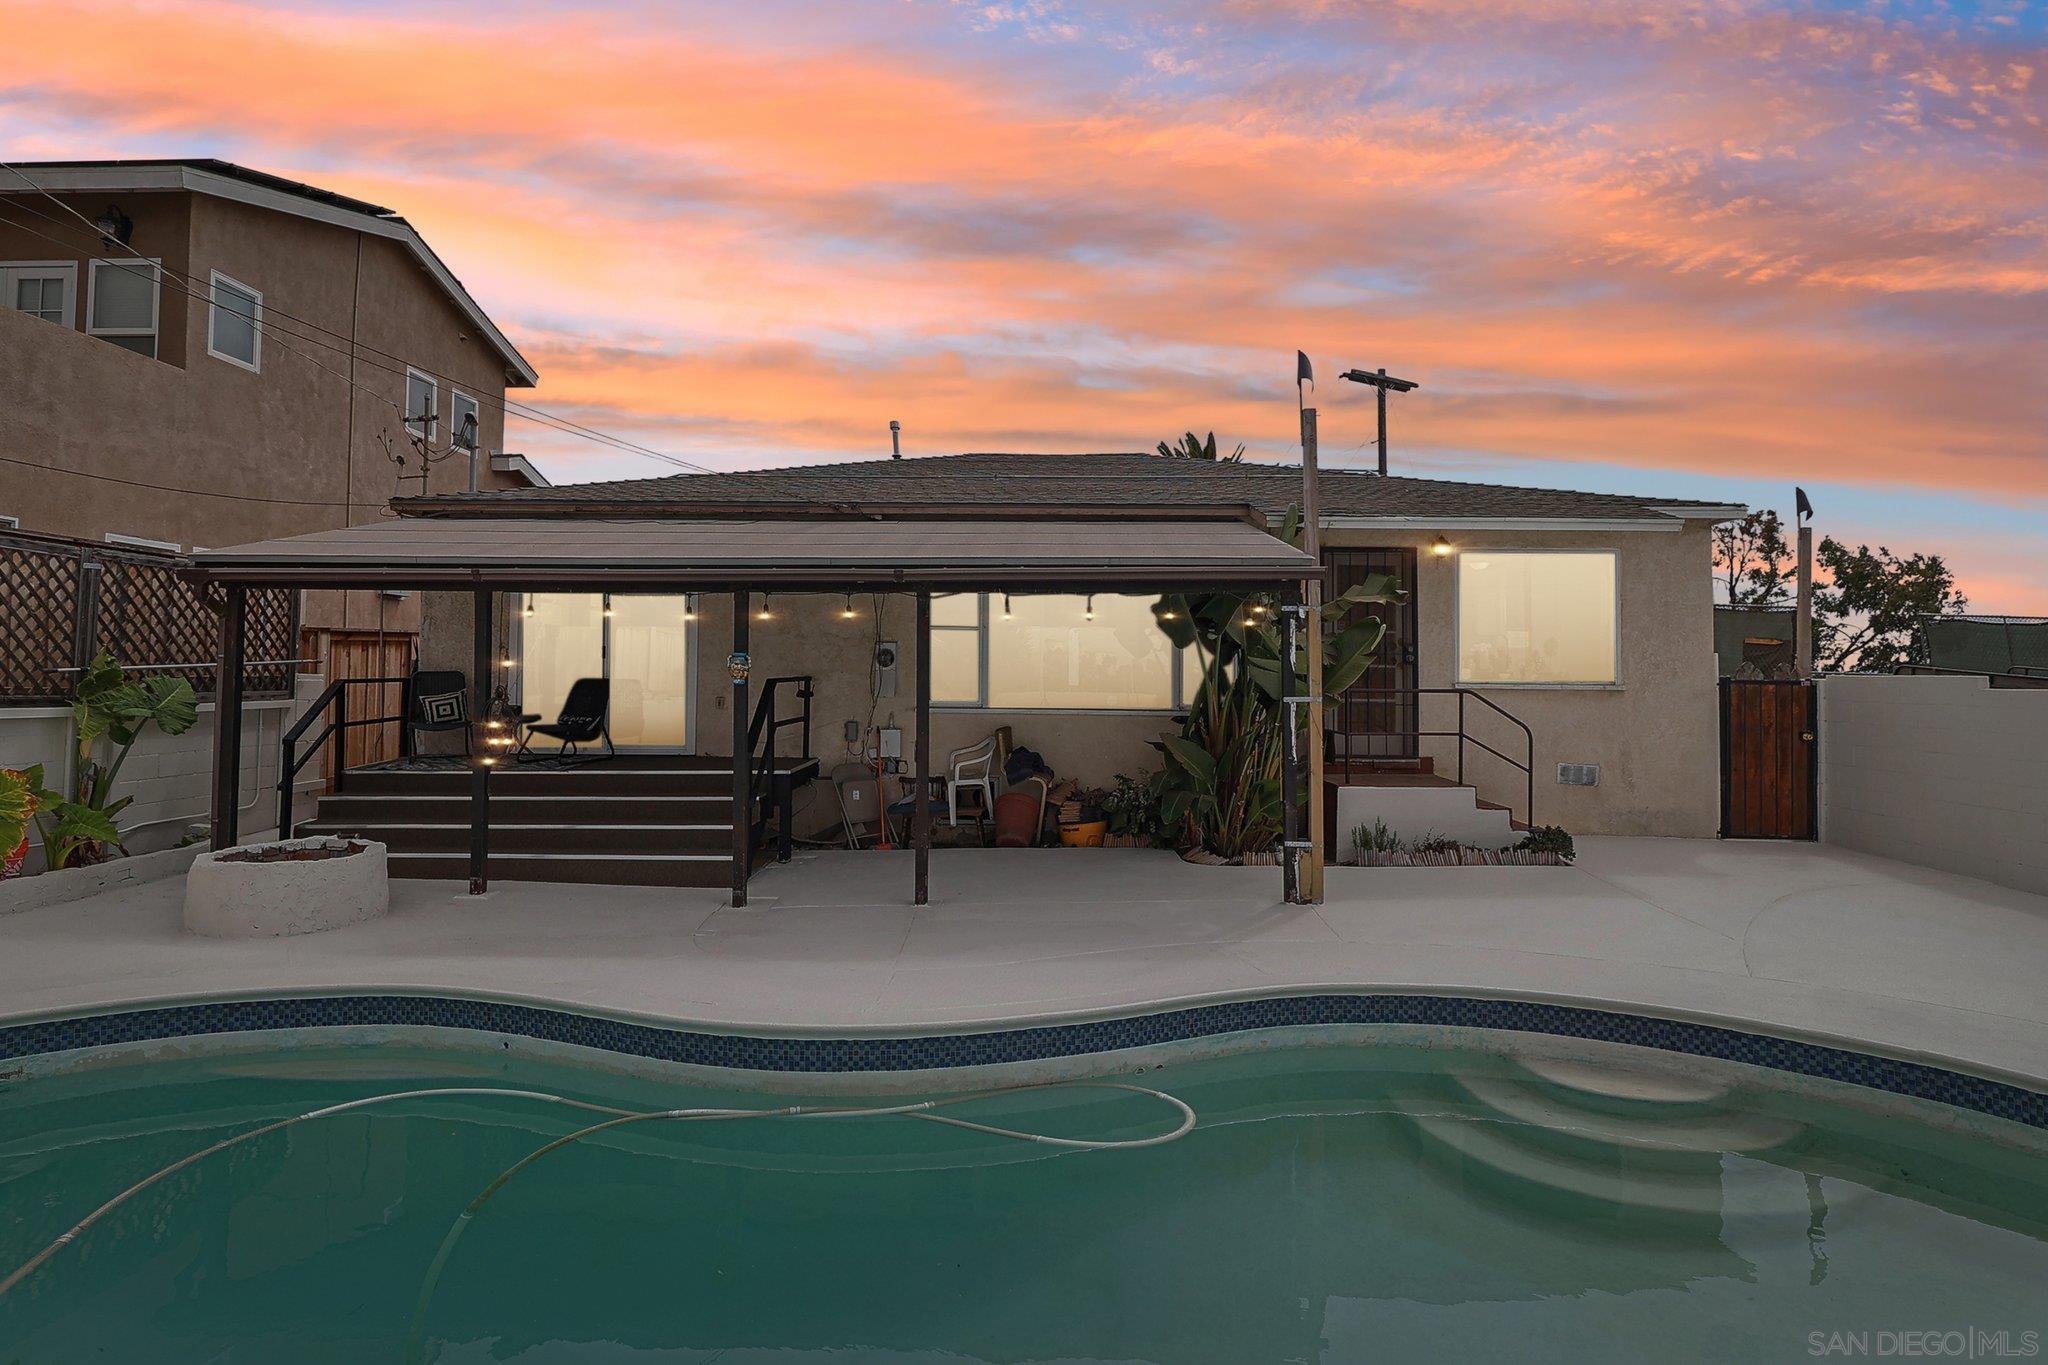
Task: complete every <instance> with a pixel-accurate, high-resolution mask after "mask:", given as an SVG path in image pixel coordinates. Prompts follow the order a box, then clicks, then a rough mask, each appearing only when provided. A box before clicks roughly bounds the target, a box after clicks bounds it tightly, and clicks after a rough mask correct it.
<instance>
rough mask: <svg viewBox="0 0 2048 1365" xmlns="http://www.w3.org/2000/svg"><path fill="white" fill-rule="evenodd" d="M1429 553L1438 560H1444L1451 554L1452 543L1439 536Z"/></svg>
mask: <svg viewBox="0 0 2048 1365" xmlns="http://www.w3.org/2000/svg"><path fill="white" fill-rule="evenodd" d="M1429 552H1430V553H1431V554H1433V555H1435V556H1436V557H1437V558H1438V559H1442V558H1443V557H1444V556H1445V555H1448V554H1449V553H1450V552H1451V542H1449V541H1448V540H1445V539H1444V538H1443V537H1442V536H1438V537H1437V538H1436V540H1435V541H1434V542H1433V543H1432V544H1431V545H1430V547H1429Z"/></svg>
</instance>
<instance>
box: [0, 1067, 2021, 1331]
mask: <svg viewBox="0 0 2048 1365" xmlns="http://www.w3.org/2000/svg"><path fill="white" fill-rule="evenodd" d="M1614 1057H1615V1059H1616V1060H1617V1061H1618V1062H1625V1064H1626V1070H1617V1069H1616V1068H1615V1067H1612V1066H1606V1065H1601V1064H1599V1063H1598V1061H1597V1060H1596V1061H1595V1062H1594V1063H1591V1064H1589V1063H1587V1062H1583V1061H1581V1062H1559V1061H1547V1062H1539V1061H1518V1060H1516V1059H1514V1058H1511V1057H1504V1056H1499V1055H1494V1054H1492V1053H1490V1052H1483V1051H1479V1050H1460V1049H1457V1048H1442V1047H1430V1048H1427V1049H1425V1048H1420V1047H1404V1046H1373V1047H1318V1048H1278V1049H1273V1050H1267V1051H1262V1052H1258V1053H1253V1054H1249V1055H1241V1056H1234V1057H1221V1058H1214V1059H1211V1060H1206V1061H1190V1062H1184V1063H1176V1064H1173V1065H1169V1066H1166V1067H1162V1068H1159V1069H1155V1070H1150V1071H1147V1072H1145V1073H1143V1074H1142V1076H1135V1077H1128V1078H1126V1079H1130V1080H1133V1081H1136V1082H1138V1083H1140V1084H1142V1085H1145V1086H1150V1087H1155V1088H1157V1089H1159V1090H1162V1091H1165V1092H1167V1093H1169V1094H1171V1095H1173V1096H1176V1097H1178V1098H1179V1099H1181V1100H1183V1101H1185V1102H1186V1103H1187V1104H1188V1105H1190V1106H1192V1107H1193V1109H1194V1110H1195V1111H1196V1112H1197V1114H1198V1115H1199V1123H1198V1124H1197V1126H1196V1127H1195V1128H1194V1129H1193V1130H1192V1131H1191V1132H1190V1133H1188V1134H1187V1135H1186V1136H1185V1137H1183V1138H1181V1139H1180V1140H1178V1141H1174V1142H1170V1143H1166V1144H1164V1145H1159V1146H1152V1147H1144V1148H1136V1149H1131V1150H1113V1151H1065V1150H1057V1149H1049V1148H1046V1147H1043V1146H1039V1145H1034V1144H1028V1143H1023V1142H1019V1141H1015V1140H1011V1139H1005V1138H999V1137H994V1136H990V1135H988V1134H985V1133H980V1132H973V1131H963V1130H959V1129H954V1128H945V1127H938V1126H935V1125H931V1124H928V1123H919V1122H913V1121H906V1120H905V1119H902V1118H871V1119H854V1120H844V1121H836V1122H833V1123H829V1124H823V1123H799V1122H780V1121H774V1120H765V1119H764V1120H745V1121H739V1122H727V1123H717V1124H675V1123H648V1124H638V1125H633V1126H630V1127H623V1128H619V1129H615V1130H611V1131H607V1132H604V1133H599V1134H594V1135H592V1136H591V1137H589V1138H588V1139H585V1140H583V1141H579V1142H577V1143H574V1144H571V1145H569V1146H566V1147H564V1148H562V1149H561V1150H559V1151H557V1152H554V1153H552V1154H551V1155H549V1156H548V1157H547V1158H546V1159H545V1160H543V1161H539V1162H536V1163H535V1164H533V1165H532V1166H530V1167H527V1168H525V1169H524V1170H522V1171H521V1172H520V1173H519V1175H518V1176H517V1177H515V1178H514V1179H512V1180H510V1181H508V1182H507V1183H505V1184H504V1185H503V1186H502V1187H501V1188H499V1189H498V1191H497V1192H496V1193H495V1195H494V1196H493V1197H492V1198H491V1199H490V1201H489V1202H488V1203H487V1204H485V1205H484V1206H482V1207H481V1208H480V1209H479V1210H478V1211H477V1212H476V1214H475V1217H474V1219H473V1221H472V1223H471V1224H470V1225H469V1227H468V1230H467V1232H466V1235H464V1236H463V1237H462V1238H461V1239H460V1240H459V1241H458V1242H456V1243H455V1244H454V1246H453V1250H452V1252H451V1253H450V1254H448V1255H447V1256H446V1259H445V1261H444V1263H442V1264H441V1265H440V1267H439V1269H438V1272H437V1273H432V1274H431V1275H430V1268H431V1267H433V1266H434V1263H435V1261H436V1256H437V1252H438V1251H440V1250H441V1249H442V1248H443V1247H445V1246H447V1245H448V1243H449V1233H450V1230H451V1227H452V1226H453V1225H454V1224H455V1222H456V1220H457V1218H458V1215H459V1214H460V1213H461V1212H462V1210H463V1209H464V1207H465V1205H468V1204H469V1203H470V1202H471V1201H472V1200H473V1199H474V1198H475V1197H476V1196H477V1195H478V1193H479V1192H480V1191H482V1190H484V1189H485V1188H486V1187H489V1186H490V1185H491V1184H492V1182H493V1181H495V1180H496V1179H498V1177H499V1176H500V1175H501V1174H502V1173H503V1172H504V1171H506V1170H507V1168H509V1167H512V1166H513V1165H515V1164H516V1163H518V1162H519V1161H520V1160H521V1159H522V1158H524V1157H526V1156H528V1155H529V1154H530V1153H532V1152H533V1151H534V1150H535V1149H536V1148H539V1147H541V1146H542V1145H543V1144H545V1143H548V1142H550V1141H552V1140H553V1139H555V1138H558V1137H561V1136H563V1135H564V1134H566V1133H569V1132H571V1131H572V1130H575V1129H578V1128H581V1127H584V1126H585V1125H586V1124H587V1123H588V1122H589V1121H590V1118H591V1116H589V1115H585V1114H580V1113H575V1112H571V1111H566V1110H565V1109H563V1108H562V1107H561V1106H557V1105H549V1104H545V1103H540V1102H536V1101H532V1100H523V1099H517V1098H512V1097H506V1096H467V1095H465V1096H442V1097H437V1098H422V1099H418V1100H412V1101H401V1102H397V1103H394V1104H391V1105H389V1106H385V1107H382V1108H375V1109H364V1110H359V1111H354V1112H350V1113H345V1114H340V1115H337V1116H334V1117H331V1118H324V1119H319V1120H315V1121H311V1122H307V1123H302V1124H299V1125H296V1126H294V1127H291V1128H288V1129H285V1130H282V1131H279V1132H277V1133H273V1134H269V1135H267V1136H265V1137H263V1138H259V1139H256V1140H254V1141H251V1142H247V1143H243V1144H240V1145H237V1146H235V1147H232V1148H229V1149H227V1150H225V1151H222V1152H220V1153H218V1154H217V1155H215V1156H213V1157H210V1158H208V1159H207V1160H205V1161H201V1162H199V1163H196V1164H194V1165H192V1166H190V1167H187V1168H185V1169H184V1170H182V1171H179V1172H177V1173H175V1174H174V1175H172V1176H170V1177H168V1178H167V1179H165V1180H164V1181H163V1182H161V1183H160V1184H158V1185H156V1186H153V1187H152V1188H150V1189H148V1190H146V1191H144V1192H143V1193H141V1194H140V1195H138V1196H136V1197H135V1198H134V1199H132V1200H130V1201H129V1202H128V1203H126V1204H124V1205H122V1206H121V1207H120V1208H118V1209H117V1210H116V1211H115V1212H114V1213H112V1214H111V1215H109V1216H108V1217H107V1218H106V1220H105V1221H103V1222H101V1223H99V1224H97V1225H95V1226H94V1227H92V1228H90V1229H89V1230H88V1231H87V1232H86V1233H84V1234H83V1235H82V1236H81V1237H80V1238H79V1239H78V1240H77V1241H76V1242H74V1243H73V1244H71V1245H68V1246H66V1247H63V1248H62V1249H60V1250H59V1251H58V1252H57V1253H56V1254H55V1255H53V1256H52V1257H51V1258H50V1260H49V1261H48V1262H47V1263H45V1264H44V1265H43V1266H41V1267H40V1268H39V1269H38V1270H37V1271H36V1272H35V1273H34V1274H33V1275H31V1276H30V1277H29V1278H28V1279H26V1280H24V1281H23V1282H22V1283H21V1284H20V1285H18V1286H17V1287H16V1288H15V1289H14V1290H13V1291H12V1292H10V1293H8V1294H7V1295H6V1296H4V1297H0V1359H6V1360H12V1359H15V1358H19V1359H20V1360H22V1361H28V1362H33V1361H43V1360H72V1359H82V1358H104V1359H115V1360H147V1361H200V1360H207V1361H213V1360H222V1361H265V1362H269V1361H279V1360H290V1361H350V1362H357V1361H371V1360H395V1359H403V1358H405V1355H406V1353H407V1342H408V1335H409V1333H412V1332H414V1331H415V1330H417V1332H418V1342H419V1351H420V1354H421V1355H422V1356H423V1357H424V1358H428V1359H436V1360H441V1361H448V1362H457V1361H485V1360H489V1361H507V1360H513V1361H552V1360H565V1359H566V1360H601V1361H626V1360H633V1361H640V1360H661V1361H711V1360H714V1359H716V1360H719V1361H721V1362H728V1363H730V1362H742V1361H764V1360H776V1361H784V1360H793V1359H802V1358H811V1357H823V1356H825V1355H827V1354H828V1353H829V1354H831V1355H832V1357H833V1358H834V1359H835V1360H861V1359H891V1360H911V1361H932V1362H937V1361H947V1362H958V1361H1004V1362H1008V1361H1023V1360H1088V1361H1101V1360H1117V1361H1132V1360H1145V1361H1174V1362H1180V1361H1219V1362H1220V1361H1231V1362H1240V1361H1268V1360H1271V1361H1350V1360H1362V1359H1368V1358H1385V1357H1389V1356H1392V1357H1395V1358H1402V1357H1411V1356H1420V1355H1428V1356H1431V1357H1433V1358H1443V1359H1460V1358H1485V1357H1498V1356H1503V1355H1512V1356H1514V1357H1516V1358H1520V1359H1531V1358H1537V1359H1540V1358H1559V1359H1574V1360H1586V1359H1617V1360H1619V1359H1629V1360H1634V1359H1641V1358H1644V1357H1646V1356H1650V1355H1653V1354H1670V1355H1677V1356H1680V1357H1684V1358H1700V1357H1706V1358H1730V1359H1758V1358H1763V1359H1785V1358H1805V1357H1806V1356H1807V1355H1808V1354H1809V1352H1810V1351H1811V1350H1812V1349H1813V1347H1814V1345H1815V1344H1816V1343H1818V1344H1820V1345H1823V1346H1824V1345H1826V1344H1827V1343H1828V1341H1829V1340H1830V1339H1831V1337H1830V1334H1834V1333H1854V1332H1862V1333H1865V1334H1867V1336H1868V1338H1869V1339H1870V1340H1871V1341H1872V1342H1873V1347H1872V1353H1875V1348H1874V1343H1875V1342H1877V1341H1878V1340H1880V1338H1879V1334H1881V1333H1885V1332H1925V1331H1930V1330H1941V1331H1970V1332H1976V1333H1980V1334H1985V1335H1986V1336H1987V1337H1990V1338H1992V1339H1997V1340H2002V1341H2004V1342H2006V1343H2008V1344H2009V1345H2010V1347H2011V1349H2013V1350H2015V1351H2017V1350H2019V1349H2020V1348H2021V1347H2022V1346H2023V1345H2024V1343H2025V1342H2026V1340H2027V1338H2026V1337H2025V1336H2024V1334H2026V1333H2029V1332H2032V1333H2036V1334H2037V1337H2036V1339H2037V1340H2038V1334H2041V1333H2042V1332H2043V1329H2048V1307H2044V1305H2043V1302H2042V1295H2041V1292H2040V1286H2042V1285H2043V1284H2048V1170H2044V1167H2048V1162H2044V1161H2043V1160H2042V1155H2043V1152H2044V1150H2048V1146H2044V1144H2043V1142H2042V1140H2041V1135H2040V1134H2039V1133H2037V1132H2032V1131H2029V1130H2023V1129H2022V1128H2020V1126H2019V1125H2013V1124H2004V1123H2002V1122H2001V1121H1999V1120H1993V1119H1982V1118H1980V1119H1977V1120H1975V1121H1974V1126H1975V1127H1976V1128H1977V1129H1978V1130H1979V1131H1978V1132H1977V1133H1975V1134H1971V1133H1968V1132H1965V1131H1961V1130H1957V1129H1949V1128H1945V1127H1940V1126H1935V1125H1930V1124H1928V1123H1926V1122H1924V1121H1922V1120H1923V1118H1924V1117H1925V1113H1924V1111H1922V1112H1918V1113H1916V1112H1914V1111H1913V1110H1912V1107H1911V1106H1909V1105H1904V1104H1900V1105H1895V1106H1891V1111H1890V1112H1887V1111H1886V1108H1885V1107H1884V1106H1882V1105H1878V1104H1876V1103H1875V1102H1874V1101H1873V1100H1872V1099H1871V1097H1870V1095H1869V1094H1868V1092H1861V1091H1856V1090H1855V1089H1854V1088H1853V1087H1847V1086H1830V1085H1828V1084H1825V1083H1819V1082H1809V1083H1802V1084H1801V1085H1800V1086H1799V1087H1798V1088H1797V1089H1796V1091H1795V1090H1794V1089H1792V1088H1788V1087H1786V1086H1783V1085H1781V1084H1778V1083H1776V1082H1775V1081H1774V1080H1773V1079H1772V1078H1771V1077H1770V1076H1769V1075H1768V1073H1762V1072H1758V1071H1754V1070H1752V1069H1749V1068H1740V1067H1734V1066H1713V1065H1705V1064H1688V1065H1687V1066H1685V1067H1683V1068H1652V1069H1651V1070H1650V1071H1648V1072H1642V1071H1640V1070H1639V1069H1638V1068H1639V1067H1640V1061H1639V1059H1638V1058H1637V1057H1635V1056H1634V1055H1633V1054H1630V1055H1628V1056H1626V1057H1624V1054H1623V1052H1622V1051H1621V1050H1617V1051H1616V1052H1615V1053H1614ZM424 1087H448V1088H455V1087H489V1088H504V1089H514V1088H516V1089H525V1090H534V1091H543V1092H549V1093H553V1094H558V1095H563V1096H569V1097H573V1098H576V1099H578V1100H581V1101H584V1102H587V1103H592V1104H600V1105H607V1106H614V1107H617V1108H621V1109H629V1110H647V1109H667V1108H675V1107H680V1106H685V1105H690V1106H719V1105H730V1106H736V1107H748V1108H767V1107H775V1106H784V1105H788V1104H791V1103H794V1102H796V1101H794V1100H793V1099H792V1098H791V1097H789V1096H785V1095H775V1096H772V1097H771V1096H761V1095H754V1094H748V1093H745V1092H742V1091H732V1090H717V1089H712V1088H708V1087H701V1086H698V1087H685V1086H681V1085H678V1084H674V1083H669V1082H663V1081H659V1080H654V1079H649V1078H647V1077H644V1076H635V1075H631V1074H624V1073H618V1072H609V1071H599V1070H595V1069H590V1068H585V1067H581V1066H577V1065H574V1064H571V1063H569V1062H566V1061H560V1060H539V1059H534V1058H530V1057H521V1056H518V1055H514V1054H511V1053H493V1052H489V1051H486V1050H482V1049H470V1048H464V1049H456V1048H446V1049H443V1048H438V1047H431V1048H430V1047H425V1046H395V1045H389V1044H386V1045H380V1046H374V1047H371V1046H323V1047H315V1048H304V1049H292V1050H281V1051H261V1050H253V1051H251V1050H245V1051H237V1052H231V1053H222V1054H220V1055H218V1056H184V1057H177V1058H169V1059H166V1058H163V1057H157V1058H153V1059H151V1058H136V1059H132V1060H121V1061H116V1062H112V1063H109V1064H106V1065H98V1066H91V1067H83V1068H77V1069H70V1070H62V1071H57V1072H55V1073H52V1074H47V1075H32V1076H29V1077H26V1078H24V1079H20V1080H16V1081H14V1082H12V1083H10V1084H7V1085H4V1086H0V1275H4V1274H5V1273H6V1272H8V1271H10V1270H12V1269H13V1268H14V1267H15V1266H16V1265H18V1264H20V1263H21V1262H23V1261H25V1260H27V1259H28V1258H29V1257H30V1256H32V1255H33V1254H34V1253H35V1252H37V1251H38V1250H39V1249H41V1248H42V1247H44V1246H45V1245H46V1244H47V1243H48V1242H49V1241H50V1240H51V1239H52V1238H55V1237H56V1236H57V1235H58V1234H60V1233H62V1232H63V1231H64V1230H65V1229H66V1228H68V1227H70V1226H72V1225H73V1224H74V1223H76V1222H77V1221H78V1220H79V1219H80V1218H81V1217H83V1216H84V1215H85V1214H86V1213H87V1212H89V1211H90V1210H91V1209H92V1208H93V1207H94V1206H95V1205H97V1204H99V1203H100V1202H101V1201H103V1200H105V1199H106V1198H108V1197H109V1196H111V1195H113V1194H115V1193H116V1192H118V1191H120V1190H122V1189H123V1188H125V1187H127V1186H128V1185H130V1184H132V1183H133V1182H135V1181H137V1180H139V1179H141V1178H142V1177H144V1176H146V1175H148V1174H150V1173H151V1172H153V1171H155V1170H157V1169H159V1168H161V1167H163V1166H165V1165H166V1164H168V1163H171V1162H174V1161H176V1160H177V1159H178V1158H180V1157H183V1156H186V1155H188V1154H190V1153H192V1152H194V1151H197V1150H199V1149H202V1148H204V1147H206V1146H208V1145H209V1144H211V1143H214V1142H216V1141H218V1140H220V1139H223V1138H225V1137H229V1136H231V1135H234V1134H236V1133H239V1132H242V1131H244V1130H247V1129H252V1128H256V1127H259V1126H261V1125H263V1124H264V1123H267V1122H271V1121H274V1120H277V1119H281V1118H284V1117H287V1116H290V1115H294V1114H298V1113H302V1112H304V1111H307V1110H311V1109H314V1108H316V1107H319V1106H323V1105H332V1104H335V1103H338V1102H343V1101H347V1100H350V1099H355V1098H361V1097H367V1096H371V1095H377V1094H382V1093H386V1092H390V1091H395V1090H403V1089H413V1088H424ZM900 1100H901V1097H900V1096H897V1095H891V1096H889V1097H888V1098H887V1099H886V1100H881V1101H878V1103H887V1104H896V1103H899V1102H900ZM830 1102H831V1103H834V1104H845V1103H846V1102H847V1101H846V1100H845V1097H844V1096H843V1095H835V1096H834V1097H833V1098H832V1100H831V1101H830ZM949 1112H953V1113H957V1114H960V1115H962V1116H963V1117H970V1118H973V1119H975V1120H979V1121H982V1122H986V1123H991V1124H997V1125H1001V1126H1007V1127H1013V1128H1018V1129H1023V1130H1029V1131H1034V1132H1042V1133H1047V1134H1054V1135H1064V1136H1068V1137H1076V1138H1089V1139H1098V1140H1099V1139H1105V1138H1111V1139H1136V1138H1142V1137H1145V1136H1147V1135H1156V1134H1158V1133H1160V1132H1162V1131H1163V1130H1166V1129H1170V1128H1172V1127H1173V1126H1174V1122H1175V1115H1174V1114H1173V1113H1172V1112H1170V1111H1167V1110H1165V1109H1163V1108H1162V1106H1161V1104H1160V1103H1159V1102H1158V1101H1156V1100H1152V1099H1148V1098H1146V1097H1144V1096H1141V1095H1136V1094H1132V1093H1128V1092H1112V1091H1102V1090H1071V1091H1064V1090H1056V1091H1041V1092H1035V1093H1031V1094H1024V1095H1016V1096H1005V1097H998V1098H994V1099H987V1100H981V1101H977V1102H975V1103H974V1104H972V1105H967V1106H961V1107H960V1108H958V1109H955V1110H952V1111H949ZM1986 1133H1989V1134H1991V1136H1986V1135H1985V1134H1986ZM423 1290H425V1291H427V1292H425V1293H423ZM415 1324H417V1327H416V1326H415ZM1813 1333H1820V1334H1821V1336H1820V1337H1819V1338H1815V1337H1813V1336H1812V1335H1811V1334H1813ZM2000 1333H2003V1334H2004V1336H2003V1337H2002V1338H2000V1337H1998V1335H1997V1334H2000ZM1988 1353H1989V1352H1988V1351H1986V1350H1981V1349H1980V1350H1979V1352H1978V1355H1979V1357H1980V1358H1981V1357H1982V1356H1983V1355H1984V1354H1988Z"/></svg>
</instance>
